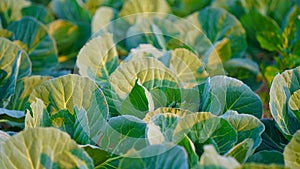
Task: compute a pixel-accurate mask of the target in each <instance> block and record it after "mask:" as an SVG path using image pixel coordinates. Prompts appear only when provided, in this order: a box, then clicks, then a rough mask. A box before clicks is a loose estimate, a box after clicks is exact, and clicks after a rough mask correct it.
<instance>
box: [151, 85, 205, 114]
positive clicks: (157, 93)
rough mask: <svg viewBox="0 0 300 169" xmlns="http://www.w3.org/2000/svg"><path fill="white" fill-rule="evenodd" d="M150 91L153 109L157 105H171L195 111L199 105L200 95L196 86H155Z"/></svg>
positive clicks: (157, 106)
mask: <svg viewBox="0 0 300 169" xmlns="http://www.w3.org/2000/svg"><path fill="white" fill-rule="evenodd" d="M150 93H151V95H152V98H153V101H154V107H155V109H157V108H159V107H171V108H180V109H184V110H189V111H192V112H195V111H198V110H199V107H200V96H199V92H198V90H197V88H193V89H184V88H170V87H156V88H154V89H152V90H151V91H150Z"/></svg>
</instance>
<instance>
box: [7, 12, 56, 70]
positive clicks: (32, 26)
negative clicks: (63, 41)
mask: <svg viewBox="0 0 300 169" xmlns="http://www.w3.org/2000/svg"><path fill="white" fill-rule="evenodd" d="M7 29H8V30H9V31H11V32H13V33H14V36H13V40H14V41H17V43H19V44H22V45H21V47H22V48H24V50H26V51H27V52H28V55H29V58H30V60H31V62H32V65H33V67H32V73H33V74H42V75H51V72H50V71H51V69H53V68H54V67H55V66H57V49H56V46H55V41H54V40H53V39H52V37H51V36H50V35H49V34H48V32H47V28H46V27H45V26H44V25H43V24H42V23H40V22H39V21H37V20H36V19H34V18H32V17H23V18H22V19H21V20H19V21H16V22H13V23H11V24H10V25H9V26H8V27H7Z"/></svg>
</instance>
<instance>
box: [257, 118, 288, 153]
mask: <svg viewBox="0 0 300 169" xmlns="http://www.w3.org/2000/svg"><path fill="white" fill-rule="evenodd" d="M261 122H262V123H263V124H264V126H265V131H264V132H263V134H262V136H261V137H262V143H261V145H260V146H259V147H258V148H257V149H256V151H262V150H269V151H272V150H276V151H279V152H283V149H284V147H285V145H286V144H287V143H288V141H287V139H286V138H285V137H284V136H283V134H282V133H281V132H280V131H279V129H278V127H277V126H276V124H275V121H274V120H271V119H261Z"/></svg>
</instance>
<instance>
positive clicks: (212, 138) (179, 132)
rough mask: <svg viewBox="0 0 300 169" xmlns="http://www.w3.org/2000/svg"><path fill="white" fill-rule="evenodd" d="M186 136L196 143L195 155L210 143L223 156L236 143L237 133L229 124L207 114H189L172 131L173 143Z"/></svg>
mask: <svg viewBox="0 0 300 169" xmlns="http://www.w3.org/2000/svg"><path fill="white" fill-rule="evenodd" d="M186 134H187V135H188V136H189V138H190V139H191V140H192V141H193V143H194V144H195V143H196V145H195V146H196V148H197V150H198V152H197V154H200V153H201V150H202V147H203V145H205V144H208V143H210V142H212V143H214V144H215V146H216V148H218V151H219V152H220V153H222V154H224V153H225V152H227V151H228V150H230V149H231V148H232V147H233V146H234V144H235V143H236V142H237V132H236V130H235V129H234V128H233V127H232V126H231V125H230V123H229V122H227V121H226V120H224V119H222V118H220V117H217V116H215V115H213V114H211V113H208V112H198V113H193V114H189V115H187V116H185V117H184V118H183V119H182V120H180V121H179V122H178V124H177V126H176V128H175V130H174V134H173V142H175V143H176V142H178V141H181V139H182V138H183V137H184V135H186ZM197 146H198V147H197Z"/></svg>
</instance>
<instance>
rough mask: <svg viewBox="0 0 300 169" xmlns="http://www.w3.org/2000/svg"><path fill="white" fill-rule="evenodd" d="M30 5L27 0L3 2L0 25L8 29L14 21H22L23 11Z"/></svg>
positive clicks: (0, 10) (3, 0)
mask: <svg viewBox="0 0 300 169" xmlns="http://www.w3.org/2000/svg"><path fill="white" fill-rule="evenodd" d="M29 5H30V2H28V1H26V0H15V1H11V0H1V2H0V21H1V22H0V23H1V25H2V26H3V27H4V28H6V27H7V26H8V25H9V24H10V23H11V22H12V21H16V20H19V19H21V17H22V14H21V9H22V8H24V7H27V6H29Z"/></svg>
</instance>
